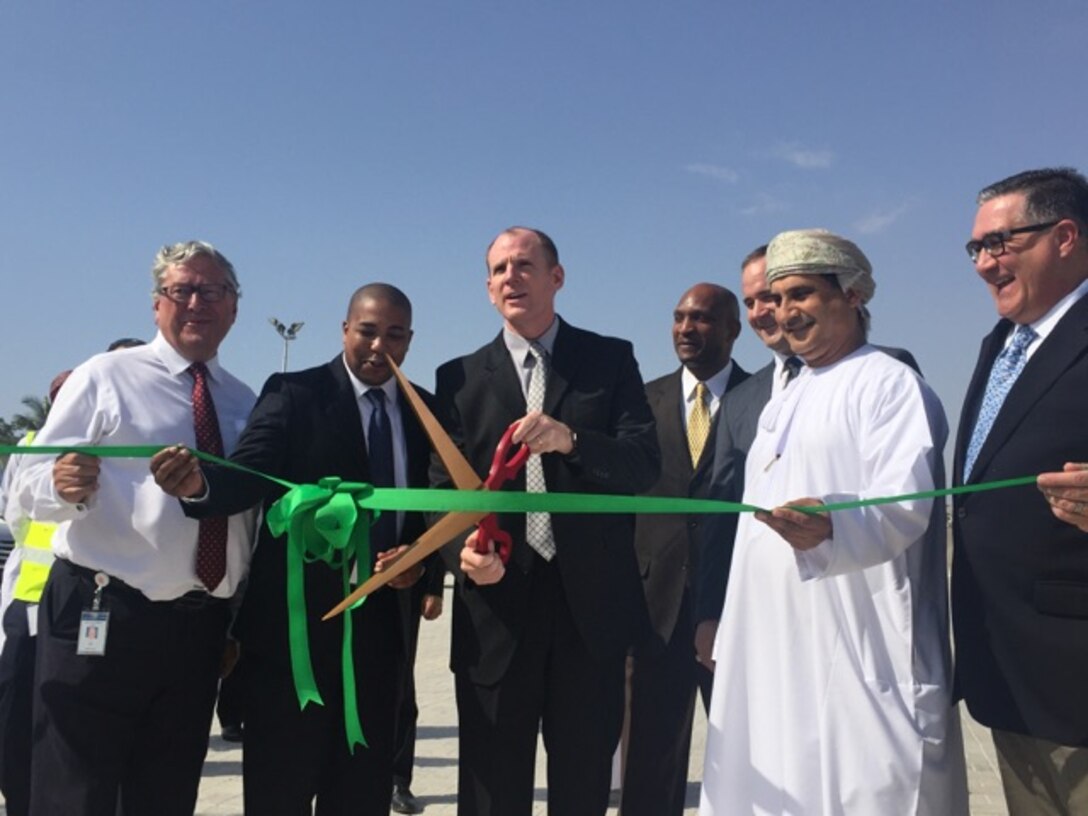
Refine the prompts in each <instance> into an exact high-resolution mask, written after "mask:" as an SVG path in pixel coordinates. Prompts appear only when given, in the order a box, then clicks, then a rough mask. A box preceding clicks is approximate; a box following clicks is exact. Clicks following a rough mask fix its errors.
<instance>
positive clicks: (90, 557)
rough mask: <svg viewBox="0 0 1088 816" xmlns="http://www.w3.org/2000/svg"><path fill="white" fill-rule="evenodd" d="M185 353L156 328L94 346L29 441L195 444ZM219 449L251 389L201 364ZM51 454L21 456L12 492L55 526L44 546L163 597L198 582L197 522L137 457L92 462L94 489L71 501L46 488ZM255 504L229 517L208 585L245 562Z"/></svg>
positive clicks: (243, 412)
mask: <svg viewBox="0 0 1088 816" xmlns="http://www.w3.org/2000/svg"><path fill="white" fill-rule="evenodd" d="M189 365H190V363H189V361H188V360H186V359H185V358H183V357H182V356H181V355H180V354H178V352H177V351H176V350H175V349H174V348H173V347H172V346H171V345H170V344H169V343H167V342H166V339H165V338H164V337H163V336H162V335H161V334H159V335H157V336H156V337H155V339H154V340H152V341H151V342H150V343H148V344H147V345H146V346H139V347H137V348H132V349H124V350H118V351H113V352H109V353H105V354H99V355H97V356H95V357H92V358H91V359H90V360H88V361H87V362H85V363H83V364H82V365H81V366H79V367H78V368H76V369H75V371H73V372H72V376H71V377H69V379H68V382H67V383H65V386H64V388H63V389H62V390H61V391H60V393H59V394H58V395H57V401H56V403H55V404H54V405H53V407H52V409H51V410H50V413H49V418H48V420H47V421H46V423H45V427H43V428H42V430H41V431H40V432H39V434H38V436H37V439H35V445H152V444H157V445H169V444H175V443H181V444H183V445H187V446H189V447H192V448H195V447H196V435H195V431H194V429H193V407H192V389H193V378H192V376H191V375H190V374H189V373H188V370H187V369H188V368H189ZM207 366H208V373H209V379H210V383H211V385H210V387H211V393H212V400H213V401H214V403H215V409H216V414H217V416H218V418H219V428H220V432H221V434H222V437H223V449H224V451H226V453H228V454H229V453H230V451H231V450H233V449H234V446H235V444H236V443H237V442H238V436H239V434H240V433H241V431H242V428H243V427H244V426H245V423H246V419H247V417H248V416H249V412H250V410H251V409H252V408H253V404H254V402H255V401H256V395H255V394H254V393H253V390H252V389H250V388H249V386H247V385H246V384H245V383H243V382H242V381H241V380H239V379H237V378H236V377H234V376H232V375H231V374H229V373H227V371H226V370H225V369H224V368H223V367H222V366H220V365H219V362H218V360H217V359H215V358H213V359H211V360H209V361H208V362H207ZM55 459H56V456H54V455H43V456H31V455H29V454H26V455H25V460H24V462H23V465H22V467H21V468H20V469H19V473H18V475H17V477H16V483H15V485H14V488H13V491H12V492H13V494H14V495H13V496H12V497H9V501H16V502H18V503H19V506H20V508H21V509H22V510H23V511H24V512H26V513H27V514H28V515H30V516H32V517H33V518H36V519H38V520H40V521H52V522H56V523H58V524H59V527H58V528H57V532H56V533H55V534H54V536H53V552H54V553H55V554H56V556H57V557H58V558H67V559H69V560H71V561H72V563H74V564H78V565H80V566H82V567H86V568H88V569H94V570H100V571H102V572H105V573H107V574H108V575H110V576H112V577H114V578H119V579H121V580H122V581H124V582H125V583H126V584H129V585H130V586H132V587H135V588H136V589H139V590H140V591H141V592H143V594H144V595H146V596H147V597H148V598H150V599H151V600H153V601H167V600H172V599H174V598H177V597H180V596H181V595H184V594H185V593H187V592H189V591H191V590H194V589H203V586H202V585H201V583H200V581H199V579H198V578H197V577H196V573H195V564H196V543H197V532H198V529H199V523H198V522H197V521H196V520H195V519H189V518H186V517H185V515H184V514H183V513H182V511H181V506H180V504H179V502H178V500H177V499H175V498H172V497H170V496H167V495H166V494H165V493H163V492H162V490H160V489H159V487H158V485H156V484H155V480H154V478H153V477H152V476H151V471H150V469H149V467H148V462H147V460H146V459H119V458H108V459H102V460H101V472H100V474H99V477H98V490H97V491H96V492H95V493H94V495H92V496H91V497H90V498H89V499H88V500H87V502H86V503H84V504H71V503H69V502H66V501H64V500H63V499H62V498H60V496H58V495H57V492H56V489H55V488H54V486H53V462H54V460H55ZM255 516H256V514H255V512H254V511H247V512H245V513H238V514H236V515H233V516H231V517H230V521H229V525H228V539H227V573H226V577H225V578H224V580H223V581H222V582H221V583H220V584H219V586H218V587H217V588H216V589H215V591H214V593H213V594H214V595H216V596H217V597H230V596H231V595H233V594H234V591H235V589H236V588H237V586H238V583H239V581H241V580H242V578H244V577H245V574H246V571H247V569H248V567H249V557H250V552H251V542H252V541H253V533H254V524H255Z"/></svg>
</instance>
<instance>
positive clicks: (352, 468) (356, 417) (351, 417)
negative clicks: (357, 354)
mask: <svg viewBox="0 0 1088 816" xmlns="http://www.w3.org/2000/svg"><path fill="white" fill-rule="evenodd" d="M329 372H330V374H331V375H332V381H333V384H334V390H333V393H332V394H330V395H329V397H330V399H329V403H328V406H327V408H326V417H327V420H328V423H329V428H330V429H332V433H334V434H335V435H336V437H337V442H338V443H339V445H338V447H339V449H340V450H341V451H343V457H342V462H343V465H342V467H343V468H344V469H343V470H342V471H341V472H342V473H343V474H344V475H345V476H347V477H348V478H353V479H356V478H362V479H366V478H368V477H369V474H370V459H369V457H368V456H367V451H366V437H365V436H364V435H363V420H362V414H361V413H360V412H359V402H358V400H357V399H356V398H355V389H354V388H353V387H352V384H351V380H350V379H348V372H347V370H346V369H345V368H344V361H343V359H342V358H340V357H335V358H334V359H333V360H332V362H330V363H329Z"/></svg>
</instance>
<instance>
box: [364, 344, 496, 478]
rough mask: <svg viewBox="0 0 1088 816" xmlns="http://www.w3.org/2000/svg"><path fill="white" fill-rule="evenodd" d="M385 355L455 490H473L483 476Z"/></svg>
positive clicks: (391, 359) (391, 360) (395, 365)
mask: <svg viewBox="0 0 1088 816" xmlns="http://www.w3.org/2000/svg"><path fill="white" fill-rule="evenodd" d="M385 359H386V360H387V361H388V362H389V366H390V367H391V368H392V369H393V376H394V377H396V378H397V385H399V386H400V390H401V391H403V392H404V396H405V397H406V398H407V399H408V404H409V405H411V406H412V410H413V411H415V413H416V417H417V418H418V419H419V423H420V424H421V425H422V426H423V430H425V431H426V432H427V436H428V437H430V440H431V444H432V445H433V446H434V450H435V453H437V454H438V458H439V459H441V460H442V464H443V465H445V466H446V472H447V473H449V474H450V479H452V480H453V484H454V486H455V487H456V488H457V489H458V490H475V489H476V488H478V487H479V486H480V485H482V484H483V480H482V479H481V478H480V477H479V476H477V475H476V471H475V470H473V469H472V465H470V464H469V463H468V460H467V459H465V456H464V454H462V453H461V451H460V450H459V449H458V448H457V446H456V445H455V444H453V440H452V439H450V436H449V434H447V433H446V429H445V428H443V427H442V424H441V423H440V422H439V421H438V420H437V419H435V418H434V414H432V413H431V409H430V408H428V407H427V404H426V403H425V402H424V401H423V400H422V399H421V398H420V396H419V394H418V392H417V391H416V389H415V388H414V387H413V386H412V384H411V383H410V382H408V378H407V377H405V376H404V374H403V373H402V372H401V370H400V368H399V367H398V366H397V364H396V363H395V362H393V358H392V357H390V356H389V355H388V354H386V355H385Z"/></svg>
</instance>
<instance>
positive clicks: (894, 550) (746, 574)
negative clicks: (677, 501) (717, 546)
mask: <svg viewBox="0 0 1088 816" xmlns="http://www.w3.org/2000/svg"><path fill="white" fill-rule="evenodd" d="M947 435H948V429H947V424H946V422H945V418H944V412H943V410H942V408H941V405H940V402H939V401H938V400H937V397H936V396H935V395H934V394H933V392H932V391H931V390H930V389H929V387H928V386H927V385H926V384H925V383H924V382H923V381H922V380H921V378H919V377H918V376H917V375H916V374H915V373H914V372H913V371H912V370H911V369H909V368H908V367H907V366H905V365H903V364H902V363H900V362H898V361H896V360H893V359H892V358H891V357H889V356H887V355H886V354H883V353H881V352H879V351H877V350H876V349H874V348H872V347H871V346H863V347H862V348H860V349H859V350H857V351H856V352H854V353H853V354H851V355H849V356H848V357H845V358H844V359H842V360H840V361H839V362H837V363H835V364H834V365H831V366H828V367H825V368H819V369H809V368H807V367H806V368H805V369H804V370H803V371H802V374H801V375H800V376H799V377H798V378H797V380H795V381H794V382H793V383H792V384H791V386H790V387H789V388H787V389H786V390H785V391H783V392H782V393H780V394H778V395H777V396H775V397H774V398H772V399H771V401H770V402H769V403H768V404H767V406H766V407H765V409H764V411H763V414H762V416H761V417H760V427H759V431H758V433H757V435H756V438H755V441H754V442H753V444H752V448H751V450H750V451H749V455H748V461H747V468H746V473H745V492H744V501H745V502H746V503H748V504H754V505H757V506H759V507H764V508H768V509H770V508H773V507H776V506H779V505H782V504H785V503H786V502H788V501H790V500H793V499H800V498H805V497H816V498H820V499H822V500H823V501H825V502H826V503H832V502H839V501H849V500H852V499H857V498H869V497H877V496H890V495H900V494H905V493H914V492H921V491H926V490H930V489H932V488H933V487H934V486H935V485H937V484H939V483H941V482H943V465H942V461H941V454H942V449H943V446H944V442H945V439H946V437H947ZM831 521H832V528H833V531H832V537H831V538H830V539H827V540H825V541H823V542H821V543H820V544H819V545H818V546H816V547H815V548H813V549H811V550H808V551H805V552H800V551H797V550H794V549H793V548H792V547H790V545H789V544H787V543H786V542H785V541H784V540H783V539H782V538H781V537H780V536H779V535H778V534H777V533H775V532H774V531H773V530H771V528H770V527H767V526H766V525H765V524H763V523H762V522H759V521H757V520H756V519H755V518H754V517H753V516H751V515H745V516H744V517H743V518H742V519H741V520H740V524H739V528H738V530H737V540H736V548H735V551H734V555H733V566H732V570H731V573H730V577H729V590H728V593H727V597H726V602H725V608H724V610H723V613H722V618H721V625H720V627H719V630H718V637H717V640H716V642H715V649H714V657H715V660H716V661H717V664H716V671H715V674H714V691H713V694H712V696H711V710H710V727H709V730H708V734H707V746H706V762H705V768H704V771H703V791H702V801H701V805H700V810H699V812H700V814H701V815H702V816H738V814H794V815H795V816H802V814H803V816H830V815H831V814H852V815H853V814H857V816H906V814H912V815H913V816H922V815H923V814H924V815H925V816H956V814H961V813H962V814H966V813H967V789H966V772H965V768H964V760H963V744H962V736H961V733H960V729H959V719H958V714H957V712H956V711H955V710H954V709H952V708H951V683H950V681H951V668H950V662H951V660H950V650H949V641H948V603H947V590H946V586H947V584H946V543H945V542H946V536H945V517H944V502H943V501H933V500H919V501H906V502H901V503H897V504H885V505H878V506H873V507H865V508H859V509H854V510H843V511H836V512H835V513H833V514H832V516H831Z"/></svg>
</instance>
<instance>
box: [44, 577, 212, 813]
mask: <svg viewBox="0 0 1088 816" xmlns="http://www.w3.org/2000/svg"><path fill="white" fill-rule="evenodd" d="M93 594H94V579H93V572H91V571H90V570H85V569H82V568H80V567H76V566H75V565H73V564H70V563H69V562H67V561H64V560H61V559H58V560H57V561H56V562H55V563H54V565H53V569H52V571H51V572H50V575H49V580H48V581H47V582H46V585H45V591H44V593H43V595H42V603H41V607H40V610H39V618H38V620H39V624H38V625H39V634H38V660H37V665H36V669H35V675H36V676H35V682H34V749H33V757H32V770H31V813H33V814H34V816H115V813H116V810H117V804H118V800H120V804H121V808H122V810H123V812H124V813H125V816H175V815H176V816H191V815H192V813H193V810H194V809H195V807H196V797H197V788H198V786H199V784H200V772H201V768H202V766H203V764H204V755H205V754H206V753H207V749H208V731H209V729H210V727H211V717H212V707H213V705H214V703H215V691H216V684H217V681H218V675H219V664H220V660H221V658H222V655H223V647H224V643H225V640H226V630H227V623H228V620H229V616H230V612H229V609H228V606H227V603H226V602H225V601H212V602H208V603H205V602H203V601H200V600H195V599H187V600H179V601H177V602H164V603H154V602H152V601H149V600H148V599H147V598H146V597H145V596H144V595H143V594H142V593H140V592H138V591H136V590H134V589H132V588H131V587H127V586H125V585H124V584H122V583H121V582H120V581H118V580H116V579H112V580H111V581H110V584H109V586H107V587H106V589H105V591H104V592H103V601H102V608H103V609H104V610H108V611H109V613H110V619H109V631H108V636H107V641H106V654H105V655H104V656H101V657H92V656H83V655H77V654H76V638H77V632H78V627H79V618H80V613H81V612H82V610H84V609H90V608H91V599H92V596H93Z"/></svg>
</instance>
